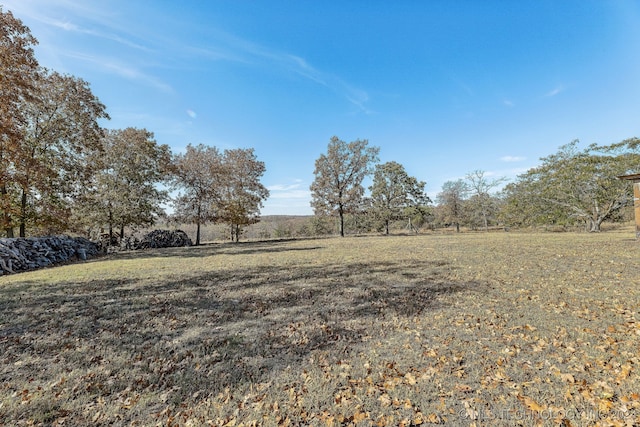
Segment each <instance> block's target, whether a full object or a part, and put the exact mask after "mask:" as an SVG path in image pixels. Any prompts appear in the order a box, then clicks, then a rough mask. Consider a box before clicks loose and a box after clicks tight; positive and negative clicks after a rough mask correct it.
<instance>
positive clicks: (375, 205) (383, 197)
mask: <svg viewBox="0 0 640 427" xmlns="http://www.w3.org/2000/svg"><path fill="white" fill-rule="evenodd" d="M425 185H426V183H425V182H424V181H418V180H417V179H416V178H414V177H412V176H409V175H408V174H407V172H406V171H405V169H404V166H402V165H401V164H399V163H397V162H387V163H384V164H381V165H376V167H375V172H374V174H373V185H371V186H370V187H369V190H370V191H371V209H372V213H373V214H374V215H375V217H376V218H377V219H378V220H380V221H382V222H383V224H384V229H385V234H389V222H390V221H392V220H397V219H401V218H407V217H410V215H411V212H409V210H408V209H409V208H411V207H417V206H425V205H426V204H427V203H429V202H430V200H429V197H427V195H426V194H425V192H424V187H425Z"/></svg>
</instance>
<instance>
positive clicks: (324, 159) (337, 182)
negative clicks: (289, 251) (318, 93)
mask: <svg viewBox="0 0 640 427" xmlns="http://www.w3.org/2000/svg"><path fill="white" fill-rule="evenodd" d="M368 144H369V142H368V141H367V140H366V139H365V140H360V139H358V140H355V141H353V142H350V143H346V142H344V141H341V140H340V139H338V137H336V136H334V137H332V138H331V140H330V141H329V146H328V147H327V154H322V155H320V157H319V158H318V159H317V160H316V164H315V170H314V174H315V180H314V181H313V183H312V184H311V196H312V201H311V206H312V207H313V209H314V212H315V214H316V215H332V214H336V213H337V215H338V217H339V218H340V236H343V237H344V215H345V213H349V212H350V211H352V210H354V209H356V208H357V207H358V206H359V205H360V201H361V199H362V197H363V196H364V188H363V187H362V181H363V180H364V178H365V177H366V176H367V175H369V174H370V173H371V172H372V169H373V165H374V164H375V163H376V162H378V154H379V152H380V148H378V147H369V146H368Z"/></svg>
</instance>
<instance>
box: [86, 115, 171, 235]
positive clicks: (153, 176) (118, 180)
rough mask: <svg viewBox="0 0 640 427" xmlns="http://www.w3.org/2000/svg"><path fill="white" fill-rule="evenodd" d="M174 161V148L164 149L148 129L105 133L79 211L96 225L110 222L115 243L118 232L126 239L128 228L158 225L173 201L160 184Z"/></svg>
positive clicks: (109, 227)
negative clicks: (168, 202)
mask: <svg viewBox="0 0 640 427" xmlns="http://www.w3.org/2000/svg"><path fill="white" fill-rule="evenodd" d="M170 159H171V152H170V149H169V146H168V145H164V144H163V145H159V144H158V143H157V142H156V141H155V139H154V136H153V133H151V132H149V131H148V130H146V129H137V128H126V129H112V130H108V131H106V132H105V135H104V138H103V150H102V151H101V152H100V153H99V155H97V156H96V157H95V158H94V164H95V165H96V166H97V170H96V172H95V173H94V175H93V177H92V180H91V181H90V182H89V183H87V185H86V186H85V190H84V191H83V209H82V210H81V211H80V212H81V213H82V215H83V216H84V217H85V218H86V221H89V222H90V223H91V224H106V225H107V227H108V232H109V238H110V239H113V237H114V230H115V229H116V228H117V229H118V234H119V236H120V238H123V237H124V232H125V227H137V226H150V225H153V224H154V223H155V222H156V220H157V218H158V217H159V216H160V215H162V214H163V212H164V211H163V209H162V203H163V202H164V201H166V200H167V199H168V194H167V191H166V190H162V189H160V188H159V185H160V184H161V183H162V182H164V181H165V179H166V176H167V173H168V165H169V163H170Z"/></svg>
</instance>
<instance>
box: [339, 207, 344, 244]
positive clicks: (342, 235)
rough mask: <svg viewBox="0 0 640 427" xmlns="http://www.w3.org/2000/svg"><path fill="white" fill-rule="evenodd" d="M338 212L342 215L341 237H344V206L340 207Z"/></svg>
mask: <svg viewBox="0 0 640 427" xmlns="http://www.w3.org/2000/svg"><path fill="white" fill-rule="evenodd" d="M338 214H339V215H340V237H344V210H343V209H342V206H340V207H339V208H338Z"/></svg>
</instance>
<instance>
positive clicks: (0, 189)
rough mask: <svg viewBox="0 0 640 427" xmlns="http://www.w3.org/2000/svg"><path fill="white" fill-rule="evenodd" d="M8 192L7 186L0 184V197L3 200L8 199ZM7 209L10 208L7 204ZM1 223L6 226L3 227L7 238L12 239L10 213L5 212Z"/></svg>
mask: <svg viewBox="0 0 640 427" xmlns="http://www.w3.org/2000/svg"><path fill="white" fill-rule="evenodd" d="M8 193H9V192H8V191H7V186H6V184H2V185H1V186H0V196H2V198H3V199H7V198H8ZM6 207H7V209H9V208H10V204H9V203H8V202H7V205H6ZM3 217H4V218H3V222H4V223H5V224H6V226H5V229H4V231H5V234H6V235H7V237H8V238H12V237H13V227H11V225H10V224H11V213H10V212H9V211H8V210H7V211H5V212H4V213H3Z"/></svg>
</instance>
